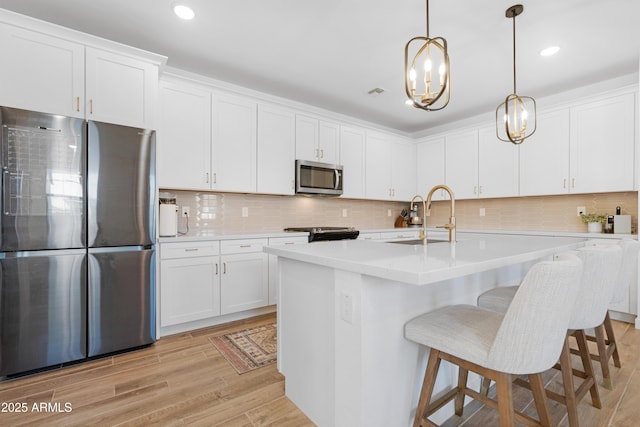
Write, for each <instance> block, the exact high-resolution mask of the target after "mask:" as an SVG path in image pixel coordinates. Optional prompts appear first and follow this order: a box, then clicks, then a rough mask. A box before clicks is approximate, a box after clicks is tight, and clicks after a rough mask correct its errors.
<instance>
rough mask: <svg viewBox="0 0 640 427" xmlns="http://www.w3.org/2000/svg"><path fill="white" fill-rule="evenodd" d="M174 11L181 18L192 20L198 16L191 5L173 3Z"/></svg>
mask: <svg viewBox="0 0 640 427" xmlns="http://www.w3.org/2000/svg"><path fill="white" fill-rule="evenodd" d="M173 13H175V14H176V15H178V17H179V18H182V19H185V20H190V19H193V18H194V17H195V16H196V13H195V12H194V11H193V9H191V8H190V7H189V6H185V5H184V4H174V5H173Z"/></svg>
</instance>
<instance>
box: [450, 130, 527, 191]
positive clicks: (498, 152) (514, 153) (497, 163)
mask: <svg viewBox="0 0 640 427" xmlns="http://www.w3.org/2000/svg"><path fill="white" fill-rule="evenodd" d="M526 142H529V141H526ZM526 142H525V143H526ZM519 147H520V146H519V145H515V144H512V143H510V142H504V141H500V140H499V139H498V137H497V136H496V128H495V125H494V126H487V127H484V128H480V129H479V130H478V195H479V197H485V198H492V197H516V196H518V188H519V186H518V180H519V174H518V155H519V151H518V150H519ZM454 194H455V193H454Z"/></svg>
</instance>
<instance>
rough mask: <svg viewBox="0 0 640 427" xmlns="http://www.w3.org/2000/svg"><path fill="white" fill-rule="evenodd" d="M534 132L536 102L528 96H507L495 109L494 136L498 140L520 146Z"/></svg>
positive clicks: (513, 94)
mask: <svg viewBox="0 0 640 427" xmlns="http://www.w3.org/2000/svg"><path fill="white" fill-rule="evenodd" d="M535 131H536V100H535V99H533V98H532V97H530V96H518V95H516V94H515V93H512V94H510V95H509V96H507V98H506V99H505V101H504V102H503V103H502V104H500V105H499V106H498V108H497V109H496V135H497V136H498V139H500V140H501V141H504V142H511V143H513V144H522V143H523V142H524V140H525V139H526V138H528V137H530V136H531V135H533V133H534V132H535Z"/></svg>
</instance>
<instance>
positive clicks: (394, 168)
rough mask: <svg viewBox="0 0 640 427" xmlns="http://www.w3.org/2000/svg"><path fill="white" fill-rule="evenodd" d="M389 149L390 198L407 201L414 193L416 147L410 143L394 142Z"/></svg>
mask: <svg viewBox="0 0 640 427" xmlns="http://www.w3.org/2000/svg"><path fill="white" fill-rule="evenodd" d="M391 149H392V152H391V184H392V188H393V191H392V194H393V197H392V198H393V199H394V200H406V201H409V200H411V199H412V198H413V196H415V194H416V147H415V145H414V144H411V143H405V142H394V143H392V145H391Z"/></svg>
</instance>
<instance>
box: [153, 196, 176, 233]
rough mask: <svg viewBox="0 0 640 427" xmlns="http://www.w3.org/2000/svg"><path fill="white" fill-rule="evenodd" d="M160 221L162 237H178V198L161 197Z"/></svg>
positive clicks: (159, 231)
mask: <svg viewBox="0 0 640 427" xmlns="http://www.w3.org/2000/svg"><path fill="white" fill-rule="evenodd" d="M159 215H160V219H159V223H160V224H159V226H158V233H159V234H160V237H175V236H177V235H178V205H177V203H176V198H175V197H171V195H166V194H165V195H160V213H159Z"/></svg>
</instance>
